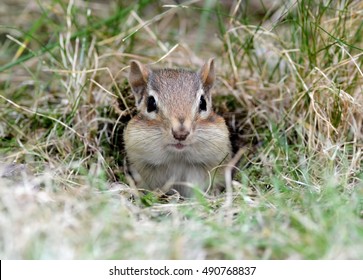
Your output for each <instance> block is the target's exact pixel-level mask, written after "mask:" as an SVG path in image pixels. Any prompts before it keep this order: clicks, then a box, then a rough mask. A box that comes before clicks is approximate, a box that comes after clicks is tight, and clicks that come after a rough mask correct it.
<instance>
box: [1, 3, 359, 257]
mask: <svg viewBox="0 0 363 280" xmlns="http://www.w3.org/2000/svg"><path fill="white" fill-rule="evenodd" d="M122 2H123V3H121V1H112V0H110V1H104V2H97V1H90V2H84V1H73V0H70V1H69V2H67V1H63V0H62V1H59V0H47V1H41V2H32V3H28V2H27V1H24V0H16V1H14V0H12V1H10V0H4V1H2V2H1V3H0V211H1V212H0V258H2V259H24V258H25V259H360V258H362V257H363V253H362V252H363V245H362V244H363V220H362V219H363V190H362V186H363V184H362V179H363V173H362V170H363V168H362V167H363V164H362V144H363V119H362V117H363V109H362V104H363V94H362V86H363V73H362V62H363V61H362V54H363V39H362V36H361V33H362V28H363V24H362V23H363V20H362V19H363V3H362V2H361V1H315V0H298V1H275V2H274V3H275V4H274V5H273V4H271V2H269V1H262V2H263V3H264V5H258V3H260V2H261V1H250V2H251V3H249V4H248V1H221V2H220V1H212V0H209V1H187V2H183V3H182V4H176V3H175V2H173V1H162V4H160V3H156V2H154V1H148V0H144V1H139V2H138V3H133V2H130V3H124V2H125V1H122ZM212 56H213V57H216V62H217V69H218V71H217V73H218V75H217V76H218V79H217V83H216V86H215V88H214V107H215V109H216V111H217V112H218V113H219V114H221V115H223V116H224V117H225V119H226V121H227V123H228V125H229V127H230V130H231V139H232V142H233V146H234V152H235V158H234V160H235V161H236V162H238V164H237V166H236V172H235V176H234V178H233V181H228V182H227V184H228V188H227V192H226V193H224V194H221V195H220V196H217V197H210V196H197V197H195V198H194V199H191V200H181V199H180V198H178V197H168V198H165V197H164V196H162V194H159V193H157V192H155V193H145V192H143V191H140V190H137V188H136V187H135V186H134V185H133V184H132V180H130V178H128V175H127V172H125V169H124V157H125V152H124V150H123V143H122V131H123V128H124V126H125V124H126V123H127V121H128V120H129V119H130V118H131V116H133V115H134V114H135V109H134V104H133V97H132V96H131V93H130V88H129V86H128V84H127V81H126V77H127V71H128V64H129V60H130V59H139V60H141V61H143V62H144V63H149V64H151V65H153V66H154V67H171V66H173V67H185V68H192V69H196V68H198V67H199V66H200V65H201V64H202V63H203V61H205V60H206V59H208V58H209V57H212Z"/></svg>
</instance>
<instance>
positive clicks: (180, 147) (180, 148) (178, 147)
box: [170, 143, 187, 151]
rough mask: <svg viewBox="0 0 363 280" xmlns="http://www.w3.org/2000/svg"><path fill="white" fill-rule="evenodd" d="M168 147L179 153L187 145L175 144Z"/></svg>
mask: <svg viewBox="0 0 363 280" xmlns="http://www.w3.org/2000/svg"><path fill="white" fill-rule="evenodd" d="M170 146H172V147H173V148H175V149H177V150H179V151H181V150H184V149H185V147H186V146H187V145H184V144H182V143H176V144H170Z"/></svg>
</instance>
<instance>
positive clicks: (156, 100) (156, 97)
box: [144, 89, 159, 119]
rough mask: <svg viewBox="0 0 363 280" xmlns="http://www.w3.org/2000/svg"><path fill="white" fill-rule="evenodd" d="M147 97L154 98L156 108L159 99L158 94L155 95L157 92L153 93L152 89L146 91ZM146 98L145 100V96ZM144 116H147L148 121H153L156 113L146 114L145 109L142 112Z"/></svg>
mask: <svg viewBox="0 0 363 280" xmlns="http://www.w3.org/2000/svg"><path fill="white" fill-rule="evenodd" d="M148 96H152V97H154V99H155V102H156V106H157V107H158V106H159V99H158V94H157V92H156V91H154V90H152V89H150V90H149V91H148ZM146 98H147V96H146ZM144 114H145V115H146V116H148V117H149V118H150V119H155V118H156V112H155V111H153V112H150V113H149V112H148V111H147V109H146V108H145V112H144Z"/></svg>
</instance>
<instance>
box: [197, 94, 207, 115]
mask: <svg viewBox="0 0 363 280" xmlns="http://www.w3.org/2000/svg"><path fill="white" fill-rule="evenodd" d="M199 111H207V101H205V98H204V96H203V95H202V96H201V97H200V101H199Z"/></svg>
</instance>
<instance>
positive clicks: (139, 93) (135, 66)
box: [129, 60, 150, 105]
mask: <svg viewBox="0 0 363 280" xmlns="http://www.w3.org/2000/svg"><path fill="white" fill-rule="evenodd" d="M149 73H150V70H149V69H148V67H147V66H145V65H144V64H142V63H141V62H139V61H137V60H131V62H130V73H129V83H130V86H131V88H132V91H133V93H134V95H135V98H136V103H137V105H139V104H140V102H141V100H142V97H143V95H144V92H145V91H146V88H147V82H148V79H149Z"/></svg>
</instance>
